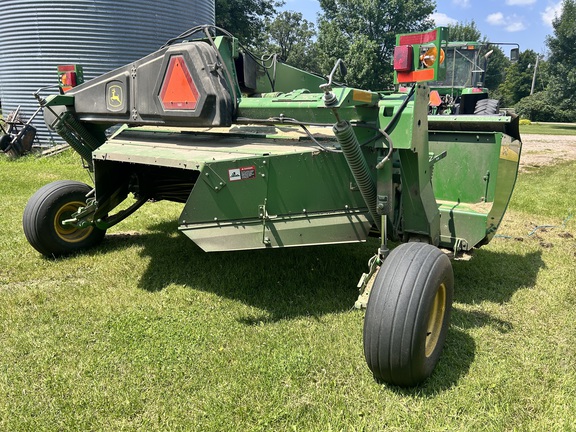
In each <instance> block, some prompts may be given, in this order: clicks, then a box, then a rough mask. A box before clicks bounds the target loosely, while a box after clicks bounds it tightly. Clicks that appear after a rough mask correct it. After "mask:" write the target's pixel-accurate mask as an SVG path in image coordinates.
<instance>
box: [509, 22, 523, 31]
mask: <svg viewBox="0 0 576 432" xmlns="http://www.w3.org/2000/svg"><path fill="white" fill-rule="evenodd" d="M505 30H506V31H507V32H510V33H514V32H519V31H522V30H526V25H525V24H524V23H523V22H522V21H514V22H510V23H509V24H508V25H507V26H506V28H505Z"/></svg>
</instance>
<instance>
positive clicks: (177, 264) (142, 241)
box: [101, 222, 378, 325]
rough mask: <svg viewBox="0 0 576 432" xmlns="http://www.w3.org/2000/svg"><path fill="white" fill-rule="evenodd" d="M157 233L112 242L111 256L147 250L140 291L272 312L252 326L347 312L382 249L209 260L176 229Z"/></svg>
mask: <svg viewBox="0 0 576 432" xmlns="http://www.w3.org/2000/svg"><path fill="white" fill-rule="evenodd" d="M150 229H151V230H152V232H148V233H145V234H136V235H112V236H108V237H107V238H106V241H105V243H104V244H103V246H102V249H101V250H103V251H104V252H105V251H107V250H108V251H110V250H115V249H123V248H126V247H128V246H131V245H138V246H140V247H142V252H141V254H142V255H143V256H145V257H146V258H147V259H148V260H149V263H148V265H147V268H146V270H145V272H144V273H143V274H142V276H141V277H140V280H139V282H138V285H139V287H140V288H142V289H144V290H147V291H151V292H154V291H160V290H162V289H164V288H165V287H167V286H168V285H170V284H173V283H174V284H182V285H185V286H188V287H190V288H193V289H198V290H202V291H206V292H210V293H214V294H216V295H218V296H222V297H225V298H229V299H233V300H238V301H240V302H243V303H245V304H247V305H250V306H254V307H257V308H260V309H263V310H265V311H266V312H267V313H266V314H264V315H263V316H261V317H252V318H250V317H249V318H246V321H245V324H246V325H254V324H255V323H260V322H268V321H270V322H274V321H278V320H280V319H286V318H295V317H299V316H321V315H323V314H326V313H332V312H343V311H346V310H349V309H350V308H351V307H352V305H353V304H354V302H355V300H356V298H357V296H358V292H357V290H356V289H355V287H356V283H357V282H358V279H359V277H360V275H361V273H362V272H363V271H366V270H367V268H368V267H367V262H368V259H369V258H370V256H371V255H372V254H373V253H374V252H375V251H376V249H377V247H378V246H377V245H378V242H377V241H376V240H375V239H374V240H370V241H369V242H367V243H364V244H349V245H332V246H311V247H305V248H285V249H272V250H252V251H237V252H212V253H206V252H204V251H202V250H201V249H200V248H199V247H198V246H196V245H195V244H194V243H193V242H192V241H191V240H189V239H188V238H187V237H185V236H184V235H177V236H174V233H175V232H176V231H177V224H176V223H175V222H165V223H162V224H159V225H156V226H153V227H150Z"/></svg>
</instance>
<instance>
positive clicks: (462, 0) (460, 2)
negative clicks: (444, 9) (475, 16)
mask: <svg viewBox="0 0 576 432" xmlns="http://www.w3.org/2000/svg"><path fill="white" fill-rule="evenodd" d="M452 4H453V5H456V6H460V7H461V8H464V9H467V8H469V7H470V0H452Z"/></svg>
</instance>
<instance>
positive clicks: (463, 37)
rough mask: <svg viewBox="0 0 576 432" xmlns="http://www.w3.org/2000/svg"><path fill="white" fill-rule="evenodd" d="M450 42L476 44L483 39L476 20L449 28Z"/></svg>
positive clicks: (451, 25)
mask: <svg viewBox="0 0 576 432" xmlns="http://www.w3.org/2000/svg"><path fill="white" fill-rule="evenodd" d="M447 27H448V42H458V41H466V42H476V41H479V40H481V39H482V34H481V33H480V30H478V28H477V27H476V22H475V21H474V20H472V21H470V22H467V21H462V22H459V23H456V24H449V25H448V26H447Z"/></svg>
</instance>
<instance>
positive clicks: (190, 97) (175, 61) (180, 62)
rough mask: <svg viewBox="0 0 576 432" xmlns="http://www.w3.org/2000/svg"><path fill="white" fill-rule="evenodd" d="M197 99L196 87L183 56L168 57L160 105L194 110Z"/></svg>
mask: <svg viewBox="0 0 576 432" xmlns="http://www.w3.org/2000/svg"><path fill="white" fill-rule="evenodd" d="M198 99H199V97H198V89H197V88H196V85H195V84H194V80H193V79H192V75H191V74H190V70H189V69H188V66H187V65H186V61H185V60H184V57H183V56H181V55H177V56H172V57H170V63H169V64H168V68H167V69H166V75H164V82H163V83H162V88H161V90H160V101H161V102H162V106H163V107H164V109H165V110H194V109H196V105H197V103H198Z"/></svg>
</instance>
